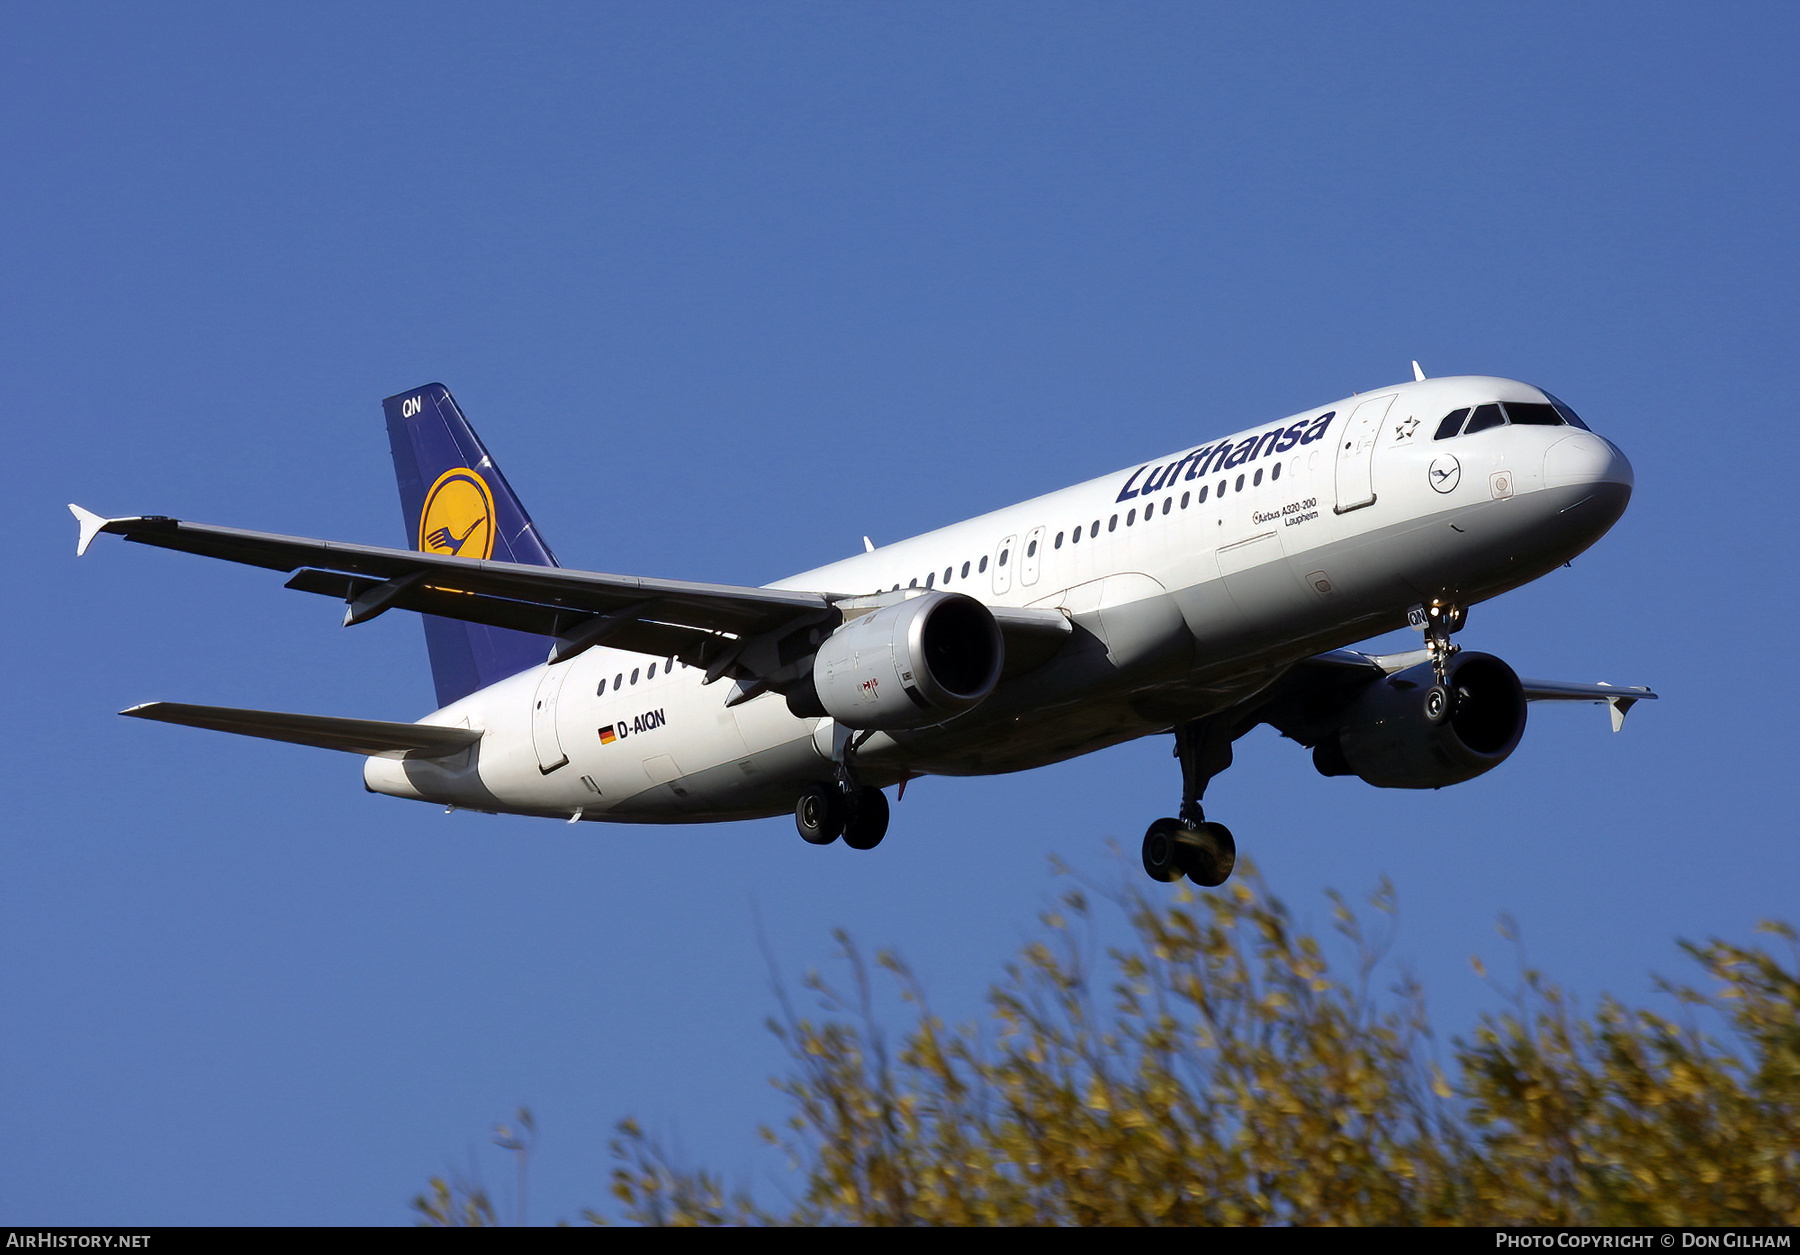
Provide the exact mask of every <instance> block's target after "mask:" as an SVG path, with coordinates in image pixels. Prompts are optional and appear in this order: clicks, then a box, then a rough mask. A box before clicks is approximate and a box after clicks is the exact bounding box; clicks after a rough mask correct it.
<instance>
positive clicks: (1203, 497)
mask: <svg viewBox="0 0 1800 1255" xmlns="http://www.w3.org/2000/svg"><path fill="white" fill-rule="evenodd" d="M1209 491H1210V490H1209V489H1208V488H1207V486H1206V485H1205V484H1201V485H1200V497H1199V502H1200V504H1201V505H1205V504H1206V494H1207V493H1208V492H1209Z"/></svg>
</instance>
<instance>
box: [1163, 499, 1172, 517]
mask: <svg viewBox="0 0 1800 1255" xmlns="http://www.w3.org/2000/svg"><path fill="white" fill-rule="evenodd" d="M1174 508H1175V498H1173V497H1164V498H1163V513H1164V514H1167V513H1168V512H1169V511H1170V510H1173V509H1174Z"/></svg>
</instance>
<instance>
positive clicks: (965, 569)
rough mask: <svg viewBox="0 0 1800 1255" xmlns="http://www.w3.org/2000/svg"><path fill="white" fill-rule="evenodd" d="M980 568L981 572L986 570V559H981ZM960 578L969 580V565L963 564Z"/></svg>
mask: <svg viewBox="0 0 1800 1255" xmlns="http://www.w3.org/2000/svg"><path fill="white" fill-rule="evenodd" d="M981 567H982V570H984V571H985V570H986V569H987V559H986V558H983V559H982V560H981ZM962 577H963V578H964V579H965V580H966V579H968V578H969V564H968V563H967V562H965V563H963V569H962Z"/></svg>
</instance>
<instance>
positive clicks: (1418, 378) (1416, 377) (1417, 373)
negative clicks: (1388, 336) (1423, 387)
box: [1413, 361, 1425, 383]
mask: <svg viewBox="0 0 1800 1255" xmlns="http://www.w3.org/2000/svg"><path fill="white" fill-rule="evenodd" d="M1413 382H1414V383H1424V382H1425V372H1424V371H1422V370H1420V369H1419V363H1418V362H1416V361H1415V362H1414V363H1413Z"/></svg>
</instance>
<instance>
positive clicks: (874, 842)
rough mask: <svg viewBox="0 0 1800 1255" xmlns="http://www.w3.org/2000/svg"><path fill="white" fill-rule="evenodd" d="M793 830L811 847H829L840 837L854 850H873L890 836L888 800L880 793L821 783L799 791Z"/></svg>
mask: <svg viewBox="0 0 1800 1255" xmlns="http://www.w3.org/2000/svg"><path fill="white" fill-rule="evenodd" d="M794 827H796V828H798V829H799V830H800V836H801V839H802V840H804V841H806V842H807V843H808V844H810V845H830V844H831V843H832V842H833V841H836V840H837V839H838V837H839V836H842V837H843V838H844V844H845V845H847V846H849V847H850V848H851V849H853V850H872V849H874V848H875V847H876V846H878V845H880V844H881V839H882V838H883V837H885V836H886V835H887V827H888V800H887V796H886V795H885V794H883V793H882V791H881V790H880V789H876V788H872V787H869V786H863V787H861V788H859V787H857V786H856V785H855V784H854V783H853V782H851V781H850V780H849V779H848V777H846V778H845V779H844V780H842V781H833V782H829V783H828V782H826V781H823V780H821V781H818V782H817V783H814V784H809V785H807V786H806V788H804V789H802V790H801V791H800V800H799V801H797V802H795V803H794Z"/></svg>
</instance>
